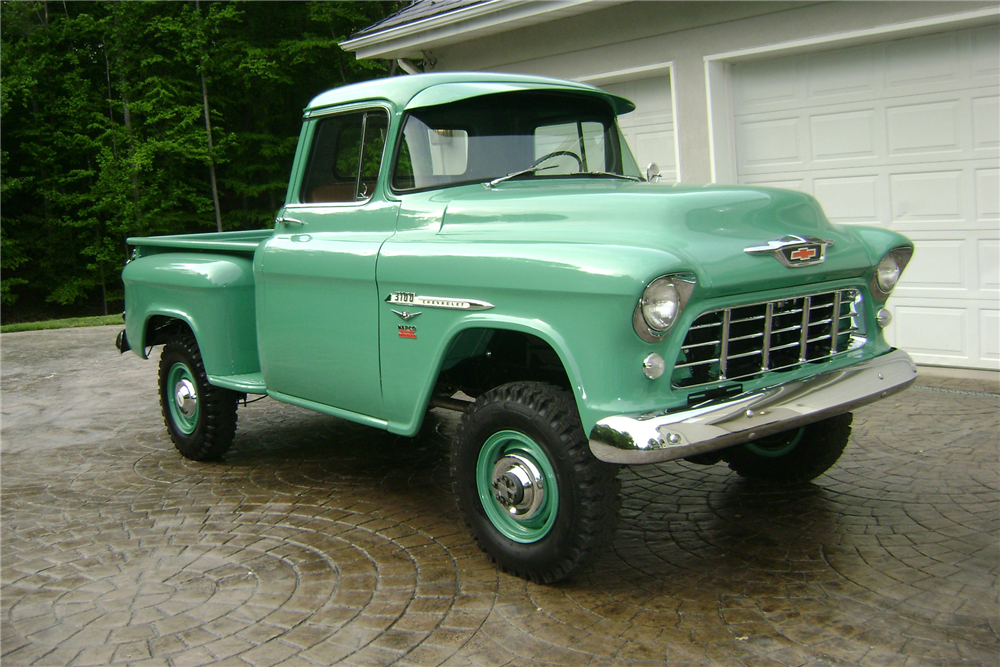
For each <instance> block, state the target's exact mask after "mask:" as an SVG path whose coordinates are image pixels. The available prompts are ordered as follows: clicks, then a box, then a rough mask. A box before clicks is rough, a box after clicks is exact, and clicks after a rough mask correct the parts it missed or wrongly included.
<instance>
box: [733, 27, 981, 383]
mask: <svg viewBox="0 0 1000 667" xmlns="http://www.w3.org/2000/svg"><path fill="white" fill-rule="evenodd" d="M732 74H733V78H732V82H733V88H732V92H733V108H734V134H735V141H736V169H737V179H738V181H739V182H741V183H748V184H760V185H770V186H775V187H786V188H793V189H799V190H803V191H805V192H809V193H811V194H813V195H815V196H816V197H817V199H819V200H820V202H821V203H822V204H823V208H824V209H825V210H826V213H827V216H828V217H829V218H830V220H831V221H833V222H836V223H840V224H855V223H860V224H868V225H877V226H881V227H886V228H890V229H894V230H896V231H899V232H902V233H904V234H906V235H908V236H909V237H910V238H911V239H913V241H914V244H915V246H916V254H915V255H914V258H913V261H912V262H911V264H910V266H909V267H908V268H907V271H906V273H905V274H904V275H903V280H902V281H901V282H900V285H899V286H898V287H897V289H896V293H895V295H894V296H893V298H892V299H891V300H890V303H889V308H890V310H892V311H893V312H894V314H895V317H896V319H895V322H894V324H893V325H892V326H890V327H889V329H888V330H887V332H886V333H887V335H888V337H889V339H890V341H891V342H893V343H894V344H895V345H898V346H900V347H903V348H905V349H907V350H908V351H909V352H910V353H911V354H912V355H913V356H914V358H915V359H916V360H917V361H918V362H922V363H932V364H944V365H956V366H968V367H973V368H1000V349H998V347H1000V315H998V313H1000V307H998V303H1000V240H998V239H997V236H998V231H1000V230H998V221H1000V26H997V25H991V26H983V27H980V28H975V29H966V30H958V31H950V32H942V33H939V34H932V35H924V36H920V37H914V38H909V39H902V40H894V41H887V42H880V43H871V44H864V45H860V46H855V47H851V48H847V49H839V50H833V51H826V52H817V53H811V54H805V55H798V56H789V57H784V58H775V59H771V60H762V61H757V62H743V63H735V64H733V66H732Z"/></svg>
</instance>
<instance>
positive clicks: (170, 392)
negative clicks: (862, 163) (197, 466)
mask: <svg viewBox="0 0 1000 667" xmlns="http://www.w3.org/2000/svg"><path fill="white" fill-rule="evenodd" d="M185 386H186V387H192V388H194V396H193V398H194V409H193V411H192V410H190V409H188V410H186V411H185V409H184V408H183V407H182V405H181V404H180V401H179V399H178V390H179V389H181V388H182V387H185ZM197 387H198V384H197V383H196V382H195V379H194V374H193V373H191V370H190V369H189V368H188V367H187V366H186V365H185V364H182V363H180V362H177V363H176V364H174V365H173V366H171V367H170V372H168V373H167V388H166V390H167V396H166V400H167V401H168V402H169V404H170V417H171V419H173V422H174V425H175V426H176V427H177V429H178V430H179V431H180V432H181V433H183V434H184V435H191V434H192V433H194V430H195V429H196V428H197V427H198V417H199V416H200V415H201V401H200V400H198V394H197Z"/></svg>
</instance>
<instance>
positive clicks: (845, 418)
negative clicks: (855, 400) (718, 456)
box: [722, 412, 854, 484]
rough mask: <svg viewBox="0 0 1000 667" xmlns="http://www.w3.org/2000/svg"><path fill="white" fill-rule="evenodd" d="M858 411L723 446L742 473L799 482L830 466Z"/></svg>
mask: <svg viewBox="0 0 1000 667" xmlns="http://www.w3.org/2000/svg"><path fill="white" fill-rule="evenodd" d="M853 420H854V415H852V414H851V413H850V412H846V413H844V414H842V415H837V416H836V417H830V418H829V419H824V420H823V421H820V422H816V423H814V424H809V425H808V426H803V427H802V428H797V429H792V430H791V431H785V432H783V433H777V434H775V435H771V436H767V437H765V438H760V439H759V440H754V441H752V442H748V443H747V444H745V445H740V446H738V447H732V448H730V449H726V450H723V452H722V458H723V460H725V461H726V462H727V463H729V468H730V469H731V470H733V471H735V472H736V473H737V474H738V475H739V476H740V477H746V478H748V479H755V480H761V481H766V482H771V483H774V484H799V483H801V482H808V481H809V480H812V479H815V478H817V477H819V476H820V475H822V474H823V473H825V472H826V471H827V470H829V469H830V468H831V467H832V466H833V464H834V463H836V462H837V459H839V458H840V455H841V454H843V452H844V448H845V447H847V442H848V440H850V438H851V422H852V421H853Z"/></svg>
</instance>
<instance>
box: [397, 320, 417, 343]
mask: <svg viewBox="0 0 1000 667" xmlns="http://www.w3.org/2000/svg"><path fill="white" fill-rule="evenodd" d="M397 327H398V330H399V337H400V338H410V339H412V340H416V339H417V328H416V327H415V326H411V325H409V324H399V325H397Z"/></svg>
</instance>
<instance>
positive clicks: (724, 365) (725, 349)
mask: <svg viewBox="0 0 1000 667" xmlns="http://www.w3.org/2000/svg"><path fill="white" fill-rule="evenodd" d="M732 313H733V311H732V309H731V308H727V309H726V310H725V311H723V313H722V341H721V343H720V345H721V347H720V349H719V379H720V380H725V379H726V371H728V370H729V324H730V320H731V319H732Z"/></svg>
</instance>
